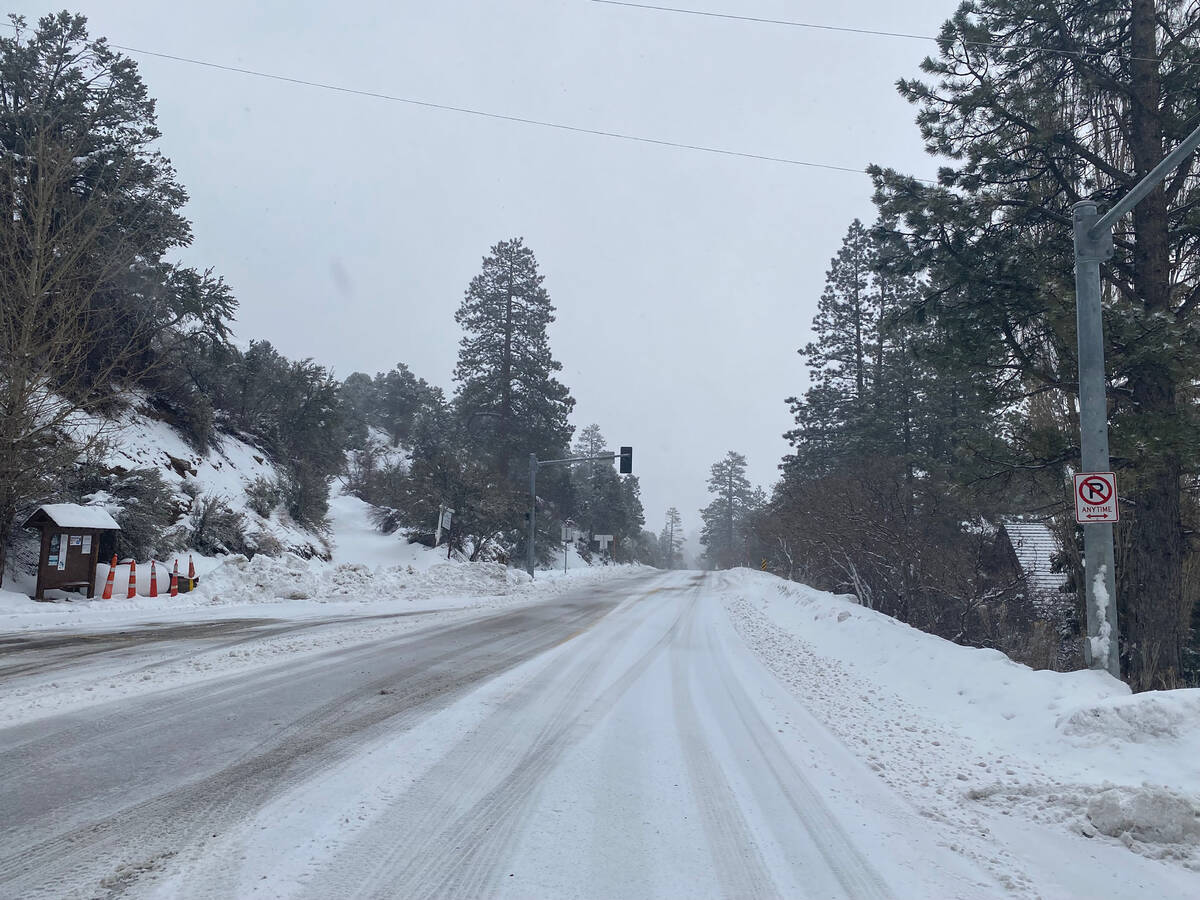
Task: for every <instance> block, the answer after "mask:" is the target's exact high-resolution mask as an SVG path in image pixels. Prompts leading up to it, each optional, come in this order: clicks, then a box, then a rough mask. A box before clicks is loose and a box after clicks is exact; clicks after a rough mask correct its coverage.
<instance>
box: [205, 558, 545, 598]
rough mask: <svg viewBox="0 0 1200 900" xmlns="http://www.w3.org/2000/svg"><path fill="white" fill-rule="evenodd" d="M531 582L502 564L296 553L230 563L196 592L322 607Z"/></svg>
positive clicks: (489, 592) (505, 589)
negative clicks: (335, 561) (379, 563)
mask: <svg viewBox="0 0 1200 900" xmlns="http://www.w3.org/2000/svg"><path fill="white" fill-rule="evenodd" d="M529 581H530V579H529V576H528V575H527V574H525V573H524V572H518V571H517V570H515V569H509V568H506V567H505V566H502V565H499V564H498V563H460V562H441V563H436V564H434V565H431V566H429V567H428V568H426V569H425V570H424V571H419V570H417V569H415V568H413V567H412V566H390V567H383V568H378V569H375V570H372V569H371V568H370V567H368V566H365V565H362V564H360V563H342V564H341V565H332V566H331V565H326V564H322V563H320V562H313V561H312V560H306V559H301V558H300V557H298V556H294V555H292V554H290V553H289V554H285V555H284V556H282V557H278V558H271V557H266V556H261V555H259V556H256V557H254V559H247V558H246V557H244V556H231V557H227V558H225V559H224V560H223V561H222V562H221V563H220V564H219V565H218V566H217V567H216V568H215V569H213V571H212V572H210V573H209V575H208V576H207V577H206V578H205V579H204V580H203V581H202V582H201V584H200V586H199V588H197V591H196V594H197V596H198V597H202V598H205V599H207V601H208V602H210V603H216V604H244V603H262V602H269V601H271V600H313V601H316V602H320V603H328V602H343V601H347V600H349V601H376V600H382V599H407V600H418V599H421V600H423V599H429V598H431V597H438V596H442V597H446V596H456V597H479V596H502V595H506V594H509V593H511V592H512V591H513V589H514V588H516V587H519V586H522V585H526V584H528V583H529Z"/></svg>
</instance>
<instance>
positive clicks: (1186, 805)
mask: <svg viewBox="0 0 1200 900" xmlns="http://www.w3.org/2000/svg"><path fill="white" fill-rule="evenodd" d="M1087 815H1088V819H1089V820H1090V821H1091V823H1092V824H1093V825H1095V826H1096V828H1097V830H1099V831H1100V832H1101V833H1102V834H1107V835H1109V836H1110V837H1115V838H1122V839H1124V840H1126V841H1127V842H1128V841H1129V839H1133V840H1138V841H1144V842H1147V843H1155V844H1182V843H1189V842H1190V843H1196V842H1197V840H1198V839H1200V818H1198V814H1197V810H1196V805H1195V802H1194V800H1192V799H1189V798H1187V797H1183V796H1181V795H1179V794H1176V793H1174V792H1172V791H1169V790H1166V789H1165V788H1155V787H1144V788H1119V787H1110V788H1106V789H1104V790H1102V791H1101V792H1100V793H1098V794H1097V795H1096V796H1094V797H1093V798H1092V799H1091V801H1090V802H1089V803H1088V807H1087ZM1126 835H1128V838H1126Z"/></svg>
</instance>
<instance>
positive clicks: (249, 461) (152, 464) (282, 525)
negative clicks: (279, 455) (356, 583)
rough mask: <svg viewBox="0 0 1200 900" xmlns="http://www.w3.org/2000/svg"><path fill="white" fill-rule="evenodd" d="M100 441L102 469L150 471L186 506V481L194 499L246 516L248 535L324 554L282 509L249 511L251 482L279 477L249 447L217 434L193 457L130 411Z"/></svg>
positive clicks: (172, 433) (178, 439)
mask: <svg viewBox="0 0 1200 900" xmlns="http://www.w3.org/2000/svg"><path fill="white" fill-rule="evenodd" d="M104 439H105V444H106V445H107V452H106V453H105V455H104V462H105V463H106V464H107V465H109V466H112V467H116V466H120V467H123V468H128V469H145V468H149V469H155V470H156V471H157V472H158V473H159V474H160V475H161V476H162V477H163V479H164V480H165V481H166V482H167V484H168V485H169V486H170V487H171V488H173V489H174V490H175V492H176V493H177V495H178V497H179V499H180V501H181V502H182V503H185V504H186V503H187V502H188V500H189V498H188V494H187V492H186V491H185V483H189V482H190V484H191V486H192V488H193V490H198V491H199V495H198V496H202V497H214V498H218V499H220V500H223V501H224V502H225V503H227V504H228V505H229V507H230V508H231V509H232V510H233V511H234V512H237V513H240V514H242V515H243V516H245V517H246V530H247V532H252V533H261V534H265V535H270V536H271V537H273V538H275V539H276V540H278V541H279V542H280V544H282V545H283V547H284V548H285V549H287V550H290V551H291V552H293V553H297V554H299V555H301V556H305V557H308V556H318V557H322V558H326V557H328V556H329V553H330V549H329V546H328V543H327V542H326V540H325V539H324V537H323V536H322V535H319V534H316V533H314V532H312V531H311V530H309V529H306V528H303V527H302V526H300V525H298V524H296V523H295V522H293V521H291V519H290V518H288V517H287V515H286V514H285V513H283V512H282V511H281V510H278V509H277V510H275V511H274V512H273V513H272V514H271V516H270V517H264V516H262V515H260V514H259V513H257V512H255V511H254V510H253V509H252V508H251V505H250V503H249V498H248V496H247V489H248V488H249V487H250V486H251V485H252V484H254V483H255V482H256V481H259V480H264V481H267V482H274V481H275V480H276V479H277V478H278V476H279V472H278V471H277V470H276V468H275V466H274V465H272V464H271V461H270V460H269V459H268V458H267V456H266V454H264V453H263V452H262V451H261V450H259V449H258V448H256V447H254V446H252V445H251V444H248V443H246V442H245V441H243V440H240V439H239V438H237V437H234V436H233V435H230V434H219V435H218V436H217V438H216V440H215V441H214V446H213V447H212V448H211V449H210V450H209V451H208V452H207V453H203V454H201V453H197V452H196V451H195V450H193V449H192V448H191V447H190V446H189V445H188V444H187V442H186V441H184V439H183V437H182V436H181V435H180V434H179V433H178V432H177V431H176V430H175V429H174V428H172V427H171V426H170V425H168V424H166V423H165V422H161V421H157V420H155V419H151V418H148V417H147V416H146V415H145V414H144V413H139V412H137V411H132V410H131V411H129V412H126V413H125V414H124V415H122V416H121V417H120V418H119V419H117V420H116V421H115V422H112V423H111V424H110V425H108V426H106V428H105V431H104Z"/></svg>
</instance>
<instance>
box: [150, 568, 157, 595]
mask: <svg viewBox="0 0 1200 900" xmlns="http://www.w3.org/2000/svg"><path fill="white" fill-rule="evenodd" d="M150 596H151V597H157V596H158V570H157V569H156V568H155V566H154V560H150Z"/></svg>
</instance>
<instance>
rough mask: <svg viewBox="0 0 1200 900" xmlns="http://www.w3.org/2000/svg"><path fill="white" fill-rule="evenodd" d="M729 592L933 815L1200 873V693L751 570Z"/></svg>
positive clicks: (821, 706) (732, 605)
mask: <svg viewBox="0 0 1200 900" xmlns="http://www.w3.org/2000/svg"><path fill="white" fill-rule="evenodd" d="M721 589H722V593H723V596H724V602H725V606H726V608H727V609H728V611H729V612H730V614H731V617H732V619H733V621H734V624H735V626H736V628H737V630H738V631H739V633H740V634H741V635H742V637H743V638H744V639H745V641H746V642H747V643H748V644H749V645H750V646H751V647H752V648H753V649H754V650H755V651H756V652H757V653H758V655H759V656H760V658H761V659H762V660H763V661H764V662H765V663H766V665H767V666H768V667H769V668H770V669H771V670H772V671H773V672H774V674H775V675H776V676H777V677H778V678H779V679H780V680H781V681H783V682H784V683H785V684H787V685H788V687H789V688H790V689H791V691H792V692H793V693H794V694H795V695H797V696H798V697H799V698H800V699H801V700H802V701H803V702H804V703H805V704H806V706H808V708H809V709H810V710H811V711H812V712H813V713H814V714H815V715H816V716H817V717H818V718H819V719H820V720H821V721H822V722H823V723H824V724H825V725H826V726H827V727H828V728H829V729H830V730H831V731H833V732H834V733H835V734H837V735H838V736H839V737H840V738H841V740H842V741H843V742H844V743H845V744H846V745H847V746H848V747H850V748H851V749H853V750H854V751H856V753H857V754H858V755H859V756H861V757H862V758H863V759H864V760H866V761H867V763H868V764H869V765H870V766H871V767H872V768H873V769H875V770H876V772H877V773H878V774H879V776H880V777H881V778H883V779H884V780H885V781H886V782H888V783H889V784H890V785H892V787H894V788H895V789H896V790H897V791H899V792H900V793H901V794H902V795H904V796H906V797H907V798H908V799H909V800H910V801H911V802H912V803H913V804H914V805H915V806H916V807H917V808H918V809H919V810H920V811H921V813H922V814H923V815H925V816H926V817H928V818H930V819H932V820H935V821H940V822H944V823H947V824H950V825H952V826H954V827H955V828H956V829H960V830H962V831H963V832H964V833H968V832H975V833H980V832H981V831H982V833H984V834H985V835H987V834H988V833H989V832H996V833H997V835H998V836H999V834H1000V833H1001V832H1003V837H1004V840H1003V841H1000V843H1007V844H1009V845H1012V843H1013V841H1014V840H1021V837H1020V835H1021V833H1022V829H1021V828H1020V822H1021V821H1022V820H1026V821H1029V820H1031V821H1033V822H1036V823H1039V824H1041V825H1045V826H1048V828H1049V829H1050V832H1051V833H1053V834H1058V835H1061V837H1062V838H1063V839H1064V840H1079V841H1085V840H1086V839H1089V838H1090V839H1092V840H1094V841H1100V842H1110V843H1116V842H1118V841H1119V842H1121V843H1123V844H1125V845H1126V846H1127V847H1128V848H1129V849H1131V850H1133V851H1134V852H1136V853H1138V854H1141V855H1142V856H1145V857H1150V858H1154V859H1162V860H1169V861H1174V862H1177V863H1179V864H1182V865H1183V866H1186V867H1187V868H1189V869H1192V870H1194V871H1198V872H1200V765H1198V764H1197V761H1198V760H1200V690H1181V691H1170V692H1152V693H1144V694H1138V695H1131V694H1130V692H1129V689H1128V687H1127V686H1126V685H1124V684H1122V683H1121V682H1119V681H1117V680H1116V679H1114V678H1112V677H1110V676H1109V675H1108V674H1106V673H1103V672H1093V671H1081V672H1071V673H1057V672H1048V671H1034V670H1032V669H1029V668H1028V667H1026V666H1023V665H1019V664H1017V663H1015V662H1013V661H1012V660H1010V659H1008V657H1006V656H1004V655H1003V654H1001V653H999V652H997V651H994V650H979V649H971V648H966V647H960V646H957V645H955V644H952V643H950V642H948V641H944V640H942V639H940V638H937V637H934V636H932V635H928V634H925V633H923V632H920V631H917V630H916V629H913V628H911V627H909V626H907V625H904V624H902V623H900V622H898V621H896V620H894V619H891V618H889V617H887V616H884V615H882V614H880V613H877V612H874V611H873V610H869V609H865V608H863V607H861V606H859V605H858V604H857V603H856V602H855V601H854V598H852V597H845V596H837V595H833V594H828V593H825V592H822V591H817V590H814V589H812V588H809V587H806V586H804V585H799V584H792V583H787V582H783V581H780V580H779V579H777V578H774V577H773V576H769V575H764V574H762V573H758V572H752V571H750V570H737V571H734V572H730V573H723V575H722V580H721ZM1010 831H1011V832H1012V834H1009V832H1010ZM1043 833H1045V832H1043ZM1024 840H1025V841H1027V842H1028V843H1029V844H1030V845H1031V846H1030V847H1029V848H1028V849H1029V850H1030V852H1039V853H1041V854H1042V855H1045V856H1050V855H1052V854H1053V853H1054V852H1056V850H1055V849H1054V847H1053V846H1051V845H1050V844H1044V845H1040V846H1036V847H1034V846H1033V845H1034V844H1037V843H1038V838H1037V837H1035V836H1033V835H1031V834H1030V835H1026V836H1024ZM992 862H994V863H995V862H997V860H992ZM1017 886H1018V885H1014V887H1017ZM1197 891H1198V893H1197V894H1196V896H1200V879H1198V882H1197Z"/></svg>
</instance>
